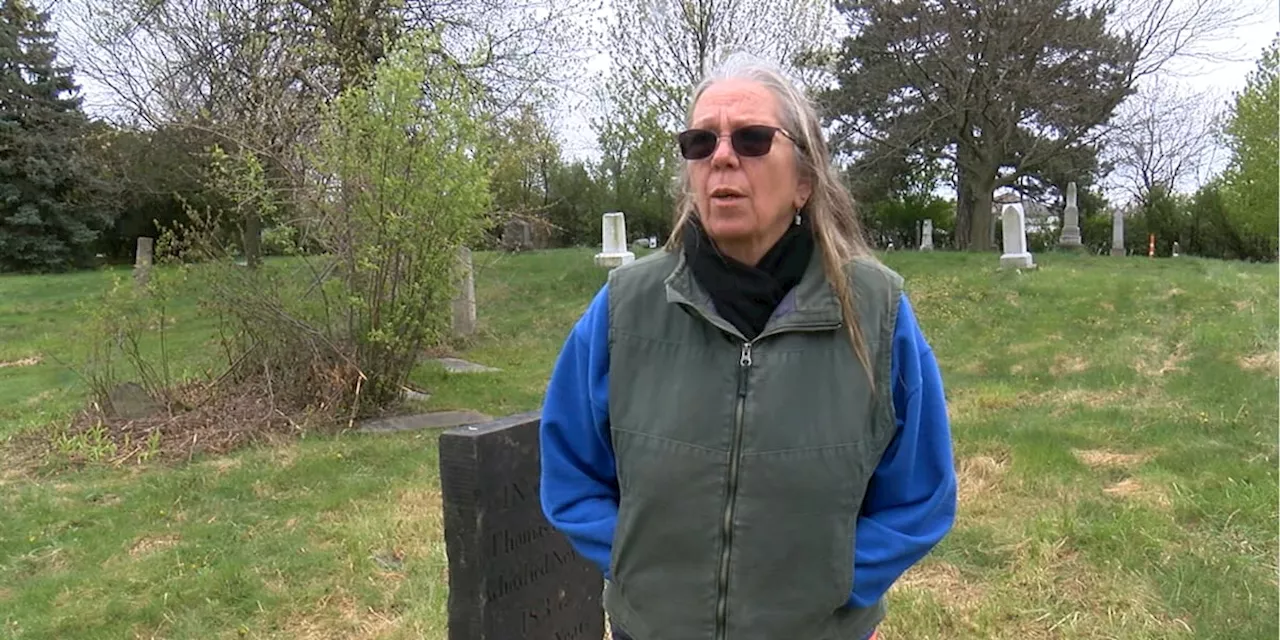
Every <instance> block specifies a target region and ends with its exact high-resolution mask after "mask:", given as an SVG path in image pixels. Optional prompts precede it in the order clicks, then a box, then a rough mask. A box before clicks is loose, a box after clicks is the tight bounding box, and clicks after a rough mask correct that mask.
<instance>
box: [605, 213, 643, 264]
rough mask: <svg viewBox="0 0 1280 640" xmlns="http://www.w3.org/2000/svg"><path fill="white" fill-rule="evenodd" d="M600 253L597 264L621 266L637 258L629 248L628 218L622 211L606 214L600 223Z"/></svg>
mask: <svg viewBox="0 0 1280 640" xmlns="http://www.w3.org/2000/svg"><path fill="white" fill-rule="evenodd" d="M600 235H601V238H600V245H601V246H600V253H597V254H596V258H595V261H596V266H599V267H609V268H610V269H612V268H614V267H620V266H622V265H624V264H627V263H628V262H631V261H633V260H635V259H636V254H634V253H632V252H630V251H628V250H627V219H626V217H625V216H624V215H623V214H622V212H621V211H614V212H612V213H606V214H604V218H603V219H602V220H601V224H600Z"/></svg>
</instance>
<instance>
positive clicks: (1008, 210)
mask: <svg viewBox="0 0 1280 640" xmlns="http://www.w3.org/2000/svg"><path fill="white" fill-rule="evenodd" d="M1000 226H1001V228H1002V229H1003V231H1004V255H1001V256H1000V268H1001V269H1034V268H1035V266H1036V265H1035V262H1034V261H1033V260H1032V259H1031V253H1030V252H1029V251H1027V219H1026V217H1025V216H1024V215H1023V213H1022V210H1021V209H1019V208H1017V207H1015V206H1013V205H1011V204H1010V205H1005V207H1004V212H1002V213H1001V214H1000Z"/></svg>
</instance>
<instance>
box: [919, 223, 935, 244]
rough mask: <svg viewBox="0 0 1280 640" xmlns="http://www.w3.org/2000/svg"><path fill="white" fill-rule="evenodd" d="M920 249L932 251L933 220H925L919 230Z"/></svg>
mask: <svg viewBox="0 0 1280 640" xmlns="http://www.w3.org/2000/svg"><path fill="white" fill-rule="evenodd" d="M920 250H921V251H933V220H925V221H924V225H923V228H922V229H921V230H920Z"/></svg>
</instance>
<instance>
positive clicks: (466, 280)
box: [453, 247, 476, 336]
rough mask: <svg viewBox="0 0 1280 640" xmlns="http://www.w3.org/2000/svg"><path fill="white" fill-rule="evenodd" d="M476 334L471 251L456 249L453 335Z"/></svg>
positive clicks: (474, 286)
mask: <svg viewBox="0 0 1280 640" xmlns="http://www.w3.org/2000/svg"><path fill="white" fill-rule="evenodd" d="M475 332H476V277H475V269H474V268H473V267H472V262H471V249H468V248H467V247H458V278H457V291H456V293H455V294H454V297H453V333H454V334H455V335H459V336H469V335H471V334H473V333H475Z"/></svg>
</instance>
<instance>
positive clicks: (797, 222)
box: [796, 211, 800, 227]
mask: <svg viewBox="0 0 1280 640" xmlns="http://www.w3.org/2000/svg"><path fill="white" fill-rule="evenodd" d="M796 226H797V227H798V226H800V212H799V211H797V212H796Z"/></svg>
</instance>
